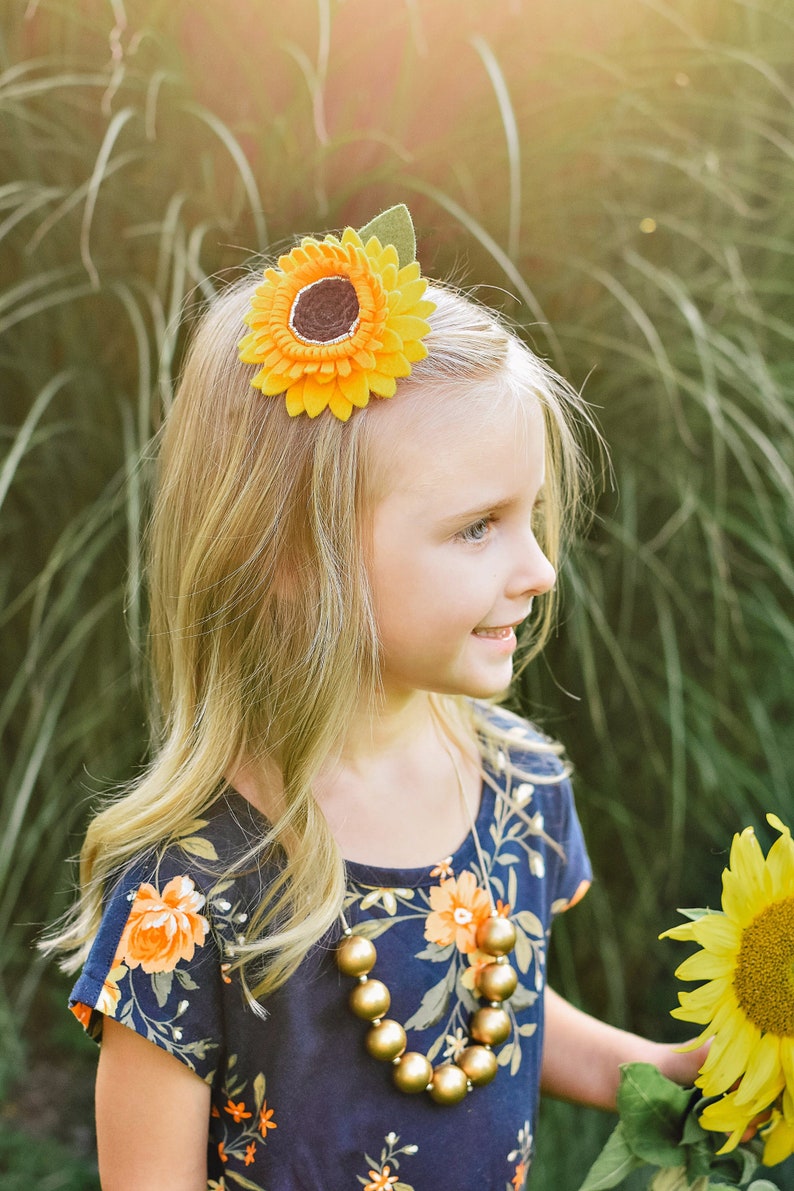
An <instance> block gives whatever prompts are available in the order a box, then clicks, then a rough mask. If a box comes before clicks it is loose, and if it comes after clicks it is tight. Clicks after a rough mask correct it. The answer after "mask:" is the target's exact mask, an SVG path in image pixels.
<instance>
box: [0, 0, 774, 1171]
mask: <svg viewBox="0 0 794 1191" xmlns="http://www.w3.org/2000/svg"><path fill="white" fill-rule="evenodd" d="M793 100H794V12H792V9H791V6H790V4H788V3H787V2H786V0H671V2H670V3H666V2H664V0H609V3H603V2H602V3H598V2H597V0H565V3H558V2H557V0H496V2H495V3H493V2H491V3H486V2H485V0H401V2H397V3H393V4H390V5H384V4H376V3H374V0H291V2H290V3H289V4H283V3H281V4H278V3H275V0H224V3H222V4H221V3H217V2H212V0H190V2H187V0H126V2H125V0H60V2H58V0H27V2H26V0H2V4H0V400H1V402H2V410H1V412H0V437H1V438H2V462H0V517H1V518H2V522H1V523H0V535H1V545H0V593H1V599H0V603H1V606H2V614H1V615H2V626H3V636H2V646H1V648H2V658H1V661H0V666H1V667H2V674H3V677H4V680H5V681H4V683H3V688H2V691H0V726H1V727H2V732H3V741H4V744H3V751H2V760H1V761H0V764H1V765H2V779H3V788H4V794H3V801H2V808H0V839H2V848H0V957H2V958H1V959H0V963H1V964H2V967H1V968H0V1021H1V1024H2V1037H3V1046H2V1052H1V1053H0V1099H1V1100H2V1102H3V1108H2V1114H1V1115H0V1126H2V1129H1V1130H0V1187H2V1188H3V1189H4V1191H11V1189H12V1188H16V1187H20V1188H21V1187H26V1188H27V1187H29V1186H31V1185H35V1186H37V1187H39V1188H43V1189H44V1188H50V1189H52V1191H56V1189H59V1188H61V1189H62V1188H72V1187H74V1188H77V1187H80V1188H89V1187H92V1186H95V1185H96V1184H95V1180H94V1176H93V1174H92V1173H91V1171H92V1158H91V1128H90V1082H91V1077H92V1070H93V1061H94V1056H93V1050H92V1046H91V1044H89V1043H85V1042H84V1041H83V1040H82V1038H81V1036H80V1032H79V1029H78V1027H77V1026H76V1024H72V1023H71V1022H70V1021H67V1020H66V1015H65V1013H64V1011H63V1001H64V997H65V992H66V988H67V982H66V980H65V979H64V978H63V977H61V976H60V975H58V974H57V973H56V972H55V970H54V967H53V965H52V964H49V965H44V964H43V963H42V962H41V961H40V960H39V959H37V958H35V955H34V952H33V951H32V943H33V940H34V939H35V937H36V935H37V932H38V931H39V930H40V929H41V925H42V924H43V923H46V922H49V921H51V920H52V919H53V918H54V917H55V916H56V915H57V914H58V913H59V912H60V911H62V910H63V909H64V907H65V906H66V904H67V902H68V900H69V898H70V896H71V892H70V887H71V882H72V880H73V876H74V874H73V870H70V868H69V867H68V865H67V863H66V858H67V857H70V856H72V855H73V854H74V853H75V852H76V850H77V848H78V846H79V841H80V837H81V833H82V830H83V827H84V824H85V821H86V817H87V815H88V814H89V812H90V807H91V803H92V800H93V798H94V797H95V795H96V793H97V791H99V790H101V789H104V788H106V787H107V786H108V785H109V784H112V783H115V782H119V781H122V780H124V779H126V778H128V777H129V776H130V775H131V774H132V773H133V772H134V771H135V770H136V768H137V767H138V766H139V765H140V764H141V763H142V761H143V759H144V757H145V752H146V742H147V732H146V727H145V712H144V699H143V683H142V675H141V656H142V640H143V635H144V632H145V623H146V607H145V593H144V591H143V590H142V587H141V574H140V570H141V567H140V552H139V543H140V533H141V525H142V520H143V518H144V517H145V512H146V471H147V468H146V464H145V461H144V460H145V455H146V448H147V444H148V443H149V441H150V438H151V435H152V433H153V431H154V430H156V428H157V425H158V423H159V421H160V418H161V416H162V412H163V410H164V409H165V408H167V406H168V404H169V402H170V400H171V395H172V391H173V386H174V383H175V378H176V376H177V375H178V371H179V366H180V358H181V352H182V349H183V345H184V336H185V332H184V327H185V324H186V321H188V319H187V317H186V316H189V314H190V313H191V312H192V311H194V310H195V309H196V308H197V307H198V306H199V305H200V304H201V302H203V301H204V300H205V298H207V297H208V296H210V295H211V294H212V292H213V291H214V290H215V289H216V287H217V286H218V285H220V284H222V282H223V280H224V279H225V278H227V277H231V276H233V275H234V272H235V269H237V268H238V267H239V266H240V265H241V264H242V262H244V261H245V259H246V258H247V257H248V255H249V254H250V253H251V252H252V251H257V252H258V251H267V252H274V251H277V250H278V249H279V248H283V247H284V246H285V245H288V244H290V243H291V241H292V240H293V238H294V236H295V235H296V234H299V233H304V232H312V231H314V232H317V231H323V230H325V229H331V228H339V227H342V226H344V225H345V224H351V225H352V226H359V225H361V224H363V223H364V222H366V221H367V220H368V219H369V218H370V217H371V216H372V215H373V214H374V213H376V212H377V211H378V210H379V209H381V208H382V207H385V206H387V205H390V204H391V203H394V202H398V201H403V200H404V201H407V202H408V203H409V205H410V207H411V209H412V212H413V214H414V218H415V222H416V226H417V229H418V232H419V256H420V260H421V262H422V265H423V269H424V271H425V272H426V273H428V274H430V275H434V276H450V277H453V278H454V279H455V280H456V281H458V282H459V283H461V284H463V285H464V286H475V285H476V286H477V293H478V294H479V296H480V297H482V298H483V299H484V300H485V301H488V302H490V303H491V304H493V305H496V306H498V307H501V308H503V309H504V310H505V311H506V312H507V313H508V314H509V316H510V317H511V318H513V319H515V320H517V321H518V322H519V323H521V324H522V326H523V327H524V329H525V334H526V336H527V338H528V340H529V342H530V343H531V344H532V345H533V346H534V347H535V349H536V350H537V351H538V352H539V353H541V354H542V355H544V356H546V357H547V358H549V359H550V360H551V361H552V362H553V363H554V364H555V365H556V366H557V367H558V368H559V369H560V370H561V371H562V372H563V373H564V374H565V375H566V376H567V377H568V378H569V379H570V380H571V381H572V382H573V384H574V385H576V386H577V387H582V386H584V390H585V394H586V396H587V397H588V399H589V400H590V402H592V403H593V406H594V407H595V410H596V413H597V416H598V419H599V421H600V424H601V426H602V428H603V431H604V434H605V437H606V439H607V441H608V443H609V445H610V449H611V453H612V466H613V478H612V479H610V477H609V476H606V477H605V480H606V483H605V484H604V486H603V491H602V493H601V495H600V497H599V499H598V502H597V508H596V513H597V517H596V520H595V522H594V526H593V530H592V532H591V533H590V535H589V537H588V540H587V541H586V542H585V543H583V545H582V546H581V548H580V549H579V550H578V551H577V552H576V554H575V556H574V557H573V558H572V559H571V560H570V562H569V565H568V566H567V568H566V573H565V577H564V580H563V583H564V589H565V596H566V598H565V603H564V615H563V623H562V624H561V627H560V631H559V634H558V636H557V638H556V639H555V640H554V641H553V643H552V645H551V647H550V648H549V649H548V650H547V652H546V654H545V656H544V658H543V659H542V660H541V661H540V662H538V663H536V664H535V665H534V666H533V667H532V668H531V669H530V670H529V671H528V672H526V673H525V675H524V676H523V678H522V680H521V683H520V684H519V692H518V698H519V701H520V705H521V706H522V707H523V708H524V709H525V710H526V711H527V712H528V713H529V714H531V715H533V716H534V717H535V718H536V719H538V720H539V721H540V722H541V723H542V724H543V725H544V726H545V727H546V728H547V729H548V730H549V731H551V732H552V733H554V734H556V735H558V736H560V737H561V738H562V739H563V740H564V742H565V743H566V745H567V747H568V750H569V752H570V755H571V757H572V759H573V762H574V764H575V766H576V771H577V791H578V801H579V807H580V812H581V816H582V818H583V821H584V824H585V829H586V833H587V837H588V841H589V845H590V849H591V852H592V856H593V861H594V867H595V870H596V873H597V882H596V885H595V887H594V889H593V891H592V892H591V894H590V896H589V897H588V898H587V899H585V902H584V903H583V904H582V906H581V908H579V909H577V911H576V913H575V914H572V915H571V917H570V920H569V921H567V922H565V923H564V924H563V925H562V927H561V929H560V930H559V931H558V932H557V936H556V944H555V956H554V970H553V977H554V980H555V981H556V983H557V985H558V986H559V987H560V988H561V989H562V991H564V992H566V993H567V994H568V995H569V996H571V997H572V998H573V999H574V1000H576V1001H577V1002H578V1003H580V1004H581V1005H583V1006H584V1007H586V1008H587V1009H589V1010H591V1011H594V1012H596V1013H599V1014H601V1015H603V1016H606V1017H607V1018H608V1019H609V1020H611V1021H613V1022H615V1023H617V1024H621V1025H627V1026H631V1027H632V1028H635V1029H638V1030H641V1031H643V1032H646V1033H648V1034H651V1035H655V1036H666V1037H671V1038H672V1037H680V1034H677V1033H676V1031H675V1027H674V1026H673V1023H672V1022H670V1021H669V1020H668V1017H667V1012H668V1010H669V1008H670V1007H671V1006H672V1005H673V1004H674V1003H675V988H674V981H673V978H672V975H671V972H672V969H673V968H674V967H675V965H676V963H677V962H679V961H680V959H681V958H682V957H681V955H680V954H679V953H678V952H675V949H674V946H673V945H671V944H669V943H664V944H662V943H657V942H656V935H657V934H658V932H659V931H660V930H662V929H664V928H665V927H667V926H669V925H671V924H672V923H673V922H675V921H676V913H675V907H676V906H678V905H700V904H703V905H705V904H708V903H711V904H712V905H713V904H715V903H716V902H717V900H718V898H719V873H720V871H721V869H722V867H723V866H724V864H725V862H726V855H727V853H726V850H727V847H728V844H729V841H730V837H731V835H732V833H733V832H734V831H736V830H738V829H740V828H742V827H743V826H745V825H746V824H748V823H754V824H756V825H758V827H759V833H760V835H761V838H762V840H763V842H764V846H765V847H766V845H767V844H768V843H769V842H770V841H769V834H768V831H767V829H766V827H765V824H764V820H763V816H764V813H765V812H766V811H769V810H774V811H776V812H778V813H779V814H780V815H781V816H782V817H783V818H784V819H788V820H789V821H790V819H791V815H790V809H791V795H792V769H793V767H792V765H791V761H792V759H793V758H794V706H793V704H794V693H793V692H792V683H791V679H790V676H791V670H792V654H794V623H793V622H792V616H791V609H792V606H794V605H793V604H792V594H793V590H794V566H793V564H792V558H794V551H793V550H792V544H793V543H792V536H793V534H794V516H793V515H792V514H793V512H794V509H793V507H792V506H793V505H794V482H793V477H792V468H794V446H793V445H792V444H794V434H793V433H792V431H793V430H794V402H793V401H792V374H793V372H794V366H793V365H792V362H791V361H792V338H793V337H794V332H793V331H792V326H793V325H794V319H793V318H792V315H794V284H793V282H792V267H791V265H792V252H793V251H794V249H793V248H792V235H791V232H792V223H793V222H794V113H793V111H792V101H793ZM22 1071H26V1072H27V1073H28V1074H27V1075H26V1076H25V1077H24V1078H22V1079H20V1072H22ZM609 1127H610V1122H609V1120H608V1119H607V1118H602V1117H600V1116H599V1115H598V1114H592V1113H581V1112H575V1110H573V1109H571V1108H570V1107H567V1106H556V1105H549V1106H546V1107H544V1110H543V1116H542V1120H541V1129H540V1141H539V1159H538V1163H537V1167H536V1170H535V1172H534V1174H533V1177H532V1179H531V1185H532V1187H533V1188H535V1189H536V1191H543V1189H544V1188H545V1189H547V1191H550V1189H554V1191H567V1189H568V1188H571V1189H573V1188H575V1187H576V1186H578V1182H579V1180H580V1178H581V1176H582V1174H583V1172H584V1170H585V1169H586V1168H587V1166H588V1165H589V1162H590V1161H591V1159H592V1157H593V1156H594V1154H595V1152H596V1150H597V1148H598V1146H599V1144H600V1141H601V1139H602V1138H603V1136H604V1134H605V1132H606V1131H607V1130H608V1128H609ZM574 1131H575V1134H574V1135H575V1136H576V1137H577V1145H576V1146H572V1145H570V1144H569V1143H566V1144H560V1139H561V1138H563V1137H565V1138H568V1137H569V1136H571V1134H572V1133H574ZM34 1139H35V1144H33V1140H34ZM773 1177H777V1178H781V1179H783V1178H785V1174H783V1175H781V1174H780V1172H778V1174H777V1175H775V1176H773ZM788 1177H791V1176H790V1174H789V1176H788ZM780 1185H781V1186H783V1185H784V1182H782V1181H781V1183H780Z"/></svg>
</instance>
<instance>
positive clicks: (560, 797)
mask: <svg viewBox="0 0 794 1191" xmlns="http://www.w3.org/2000/svg"><path fill="white" fill-rule="evenodd" d="M549 798H554V800H555V802H556V806H555V807H554V809H553V812H552V816H553V817H554V818H558V821H559V827H558V828H557V829H556V832H555V836H554V837H552V838H554V839H555V842H556V843H557V844H558V846H559V849H560V852H561V855H559V854H558V855H557V856H555V863H554V864H553V865H552V866H551V867H552V871H551V872H550V874H549V877H550V883H551V888H550V891H549V892H550V900H551V907H550V908H551V914H552V916H553V915H556V914H559V913H561V912H562V911H563V910H569V909H570V908H571V906H575V905H576V903H577V902H578V901H580V900H581V899H582V898H583V897H584V895H585V894H586V893H587V890H588V889H589V888H590V885H591V883H592V880H593V870H592V867H591V865H590V858H589V856H588V855H587V848H586V846H585V841H584V835H583V832H582V826H581V824H580V822H579V816H578V815H577V813H576V806H575V804H574V798H573V790H572V789H571V783H570V781H569V780H568V779H567V778H562V780H561V781H560V783H559V785H556V786H554V787H552V789H551V790H550V791H549Z"/></svg>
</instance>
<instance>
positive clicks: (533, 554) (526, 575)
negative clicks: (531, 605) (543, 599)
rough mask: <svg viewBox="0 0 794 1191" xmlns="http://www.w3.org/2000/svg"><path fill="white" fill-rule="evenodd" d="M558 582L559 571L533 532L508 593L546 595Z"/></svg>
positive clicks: (516, 595) (510, 594)
mask: <svg viewBox="0 0 794 1191" xmlns="http://www.w3.org/2000/svg"><path fill="white" fill-rule="evenodd" d="M556 582H557V572H556V571H555V569H554V567H553V566H552V565H551V563H550V562H549V560H548V558H547V557H546V555H545V554H544V553H543V551H542V550H541V548H540V546H539V544H538V540H537V538H536V537H535V535H534V534H533V533H530V535H529V541H528V543H527V544H526V545H525V547H524V549H523V550H522V552H521V556H520V562H519V563H518V565H517V566H516V568H515V571H514V574H513V576H512V580H511V583H510V587H509V590H508V592H507V594H508V595H509V596H511V597H521V596H537V595H544V593H545V592H547V591H551V589H552V587H553V586H554V584H555V583H556Z"/></svg>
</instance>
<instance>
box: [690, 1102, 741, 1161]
mask: <svg viewBox="0 0 794 1191" xmlns="http://www.w3.org/2000/svg"><path fill="white" fill-rule="evenodd" d="M725 1099H726V1100H727V1097H726V1098H725ZM724 1105H725V1101H724V1100H720V1101H717V1103H716V1104H708V1105H707V1106H706V1108H704V1110H703V1112H702V1113H701V1114H700V1116H699V1118H698V1119H699V1121H700V1123H701V1125H702V1126H703V1128H704V1129H709V1130H710V1131H711V1132H713V1133H728V1134H730V1136H729V1137H728V1140H727V1141H726V1142H725V1143H724V1144H723V1145H722V1146H721V1147H720V1149H718V1150H717V1153H718V1154H729V1153H730V1152H731V1150H735V1149H736V1147H737V1145H738V1144H739V1142H740V1141H741V1139H742V1136H743V1134H744V1132H745V1130H746V1129H747V1126H748V1125H749V1123H750V1121H751V1120H752V1117H748V1116H747V1115H746V1114H744V1113H737V1111H736V1110H735V1109H734V1108H732V1107H731V1108H728V1107H724Z"/></svg>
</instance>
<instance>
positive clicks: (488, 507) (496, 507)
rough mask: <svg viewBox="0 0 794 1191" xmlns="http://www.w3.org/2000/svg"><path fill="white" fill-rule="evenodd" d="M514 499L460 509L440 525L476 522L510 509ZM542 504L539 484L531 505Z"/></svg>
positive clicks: (541, 490)
mask: <svg viewBox="0 0 794 1191" xmlns="http://www.w3.org/2000/svg"><path fill="white" fill-rule="evenodd" d="M515 499H516V498H515V497H514V496H504V497H502V498H501V499H499V500H494V501H491V502H488V501H487V500H485V501H480V502H479V503H478V504H476V505H473V506H472V507H471V508H469V509H461V511H460V512H459V513H453V514H452V515H451V516H449V517H444V518H443V520H442V525H457V524H458V523H459V522H465V521H476V520H477V518H478V517H483V516H485V515H486V513H500V512H501V511H502V509H507V508H509V507H510V505H512V504H514V503H515ZM542 503H543V485H542V484H541V486H540V488H539V489H538V492H537V495H536V497H535V500H534V502H533V505H539V504H542Z"/></svg>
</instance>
